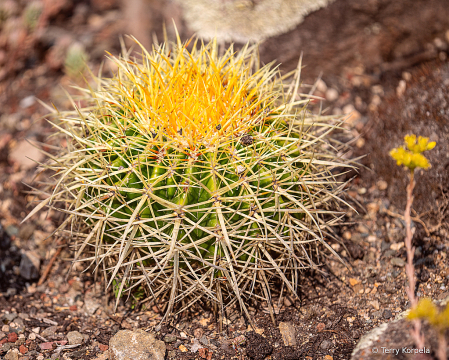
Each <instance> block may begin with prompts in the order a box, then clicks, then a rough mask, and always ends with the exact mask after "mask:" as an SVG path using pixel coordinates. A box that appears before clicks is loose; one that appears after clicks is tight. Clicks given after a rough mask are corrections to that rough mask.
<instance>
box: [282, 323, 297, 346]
mask: <svg viewBox="0 0 449 360" xmlns="http://www.w3.org/2000/svg"><path fill="white" fill-rule="evenodd" d="M279 331H280V332H281V335H282V340H284V345H285V346H296V330H295V327H294V326H293V324H292V323H290V322H281V323H280V324H279Z"/></svg>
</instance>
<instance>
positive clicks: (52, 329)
mask: <svg viewBox="0 0 449 360" xmlns="http://www.w3.org/2000/svg"><path fill="white" fill-rule="evenodd" d="M57 328H58V327H57V326H49V327H48V328H46V329H44V330H43V331H42V333H41V335H42V336H43V337H45V338H46V337H52V336H54V335H55V333H56V330H57Z"/></svg>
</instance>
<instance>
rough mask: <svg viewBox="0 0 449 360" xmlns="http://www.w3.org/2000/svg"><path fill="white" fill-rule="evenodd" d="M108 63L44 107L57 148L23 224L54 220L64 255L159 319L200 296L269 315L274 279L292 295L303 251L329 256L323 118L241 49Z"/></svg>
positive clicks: (332, 165)
mask: <svg viewBox="0 0 449 360" xmlns="http://www.w3.org/2000/svg"><path fill="white" fill-rule="evenodd" d="M111 59H112V60H113V61H114V62H115V63H116V64H117V66H118V71H117V73H116V75H115V76H114V77H113V78H97V79H96V80H97V84H98V87H97V89H92V88H90V87H89V88H87V89H80V90H81V91H83V92H84V94H85V96H84V98H83V103H82V104H83V106H82V107H76V110H75V111H72V112H64V113H59V112H55V114H54V117H55V118H56V120H58V121H59V122H61V124H60V125H58V124H56V122H55V125H54V126H55V127H57V128H58V129H59V130H60V132H61V133H62V134H64V135H66V136H67V137H68V139H69V141H68V146H67V147H66V148H63V149H61V151H60V153H59V154H58V155H57V156H54V157H53V158H52V162H50V163H49V164H47V165H45V167H46V168H48V169H50V170H52V171H53V172H55V173H56V176H55V179H56V180H55V181H54V182H52V183H50V184H49V188H50V189H51V196H49V197H48V198H47V199H46V200H44V201H42V202H41V203H40V204H39V205H38V206H37V207H36V208H35V209H34V210H33V211H32V212H31V213H30V214H29V215H28V217H30V216H32V215H33V214H34V213H35V212H37V211H38V210H39V209H41V208H43V207H44V206H50V207H56V208H58V209H59V210H61V211H63V212H65V213H66V214H67V218H66V220H65V221H64V222H63V224H62V225H61V226H60V228H59V231H60V232H61V233H63V234H65V235H68V236H69V237H70V238H71V239H72V244H73V246H74V248H75V251H76V253H75V260H78V261H81V260H84V261H88V262H90V265H91V266H94V268H95V269H96V270H102V272H103V274H104V275H105V277H106V279H107V283H108V284H109V285H110V284H112V283H113V281H114V280H115V279H116V278H120V281H118V282H117V281H115V284H119V286H118V289H117V286H115V290H116V292H117V294H122V292H123V291H126V290H129V291H131V290H132V289H137V288H142V287H145V291H146V293H147V295H148V298H147V299H148V300H155V301H162V300H163V299H165V300H166V301H165V302H166V304H167V307H166V314H169V313H171V312H172V310H173V309H174V304H175V303H181V304H182V305H183V306H182V307H181V309H180V310H179V311H182V310H183V309H185V308H187V307H189V306H191V304H192V303H194V302H196V301H198V300H200V299H206V300H207V301H211V302H213V303H219V304H223V303H224V302H227V303H228V304H232V303H234V302H238V303H239V305H240V307H241V309H243V311H245V312H246V305H245V304H246V301H247V300H248V299H249V298H251V297H254V296H256V298H259V299H265V300H266V301H267V302H268V305H269V309H270V310H272V308H271V306H270V299H271V289H270V282H271V283H272V282H276V281H277V282H279V283H283V284H284V286H285V287H286V289H287V290H288V291H289V292H290V293H292V294H293V295H294V296H296V292H297V287H298V275H297V273H298V271H300V270H302V269H305V268H308V267H314V268H315V267H316V266H317V265H316V263H315V262H316V259H317V256H316V254H317V253H319V251H317V250H320V249H321V250H322V249H323V247H324V248H326V249H327V250H328V251H329V252H331V253H333V254H334V255H336V253H335V252H334V251H333V250H332V248H331V247H330V246H329V245H328V244H327V243H326V242H325V236H326V234H328V232H329V227H330V226H331V225H332V224H333V223H334V222H335V219H336V218H337V215H338V213H336V212H335V211H332V210H331V209H330V207H329V204H331V203H332V202H334V201H335V200H339V198H338V194H339V192H340V191H341V190H342V189H343V187H344V185H345V184H342V183H338V182H337V180H336V178H335V176H336V173H335V172H336V171H335V169H336V168H341V167H347V166H350V165H349V164H348V162H347V161H343V160H342V159H341V158H339V157H338V156H337V155H336V154H337V151H339V150H340V149H341V145H340V144H339V143H338V142H333V141H332V139H331V138H330V137H329V134H330V133H331V131H332V130H333V129H334V128H335V127H336V126H337V125H336V123H335V119H333V118H331V117H323V116H312V115H311V114H310V113H308V112H307V111H306V110H305V105H306V103H307V101H308V100H307V99H306V98H301V95H300V94H299V93H298V88H299V70H297V71H296V72H295V73H294V77H293V80H294V81H293V82H292V83H291V84H289V85H288V86H287V85H286V84H285V82H284V78H283V77H281V76H279V75H278V73H277V71H276V69H273V68H272V67H271V66H269V65H267V66H264V67H259V65H258V59H257V54H256V49H255V48H250V47H245V48H244V49H243V50H241V51H239V52H234V51H233V49H232V48H230V49H228V50H227V51H226V52H225V53H224V54H223V55H221V56H219V55H218V46H217V44H216V42H215V41H212V42H211V43H209V44H207V45H204V44H198V43H196V42H195V44H193V47H192V50H191V51H188V50H187V44H186V45H183V44H181V42H180V40H179V39H178V42H177V43H176V44H171V45H170V44H163V45H161V46H157V47H155V48H154V49H153V51H152V52H151V53H149V52H148V51H147V50H145V49H144V48H142V57H141V59H140V60H136V59H132V58H131V57H130V56H129V55H128V54H126V53H124V55H123V56H122V57H120V58H115V57H112V56H111ZM74 105H75V103H74ZM47 193H48V192H47ZM56 204H59V205H58V206H56ZM61 204H62V205H61ZM28 217H27V218H28ZM317 244H318V245H317ZM281 293H282V292H281ZM119 297H120V296H118V298H119ZM246 314H247V315H248V313H246ZM248 316H249V315H248Z"/></svg>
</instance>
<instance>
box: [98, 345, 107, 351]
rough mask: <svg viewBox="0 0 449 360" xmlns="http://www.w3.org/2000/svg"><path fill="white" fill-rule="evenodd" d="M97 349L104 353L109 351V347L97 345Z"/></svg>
mask: <svg viewBox="0 0 449 360" xmlns="http://www.w3.org/2000/svg"><path fill="white" fill-rule="evenodd" d="M98 348H99V349H100V351H103V352H104V351H106V350H108V349H109V345H104V344H98Z"/></svg>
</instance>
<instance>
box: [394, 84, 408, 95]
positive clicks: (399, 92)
mask: <svg viewBox="0 0 449 360" xmlns="http://www.w3.org/2000/svg"><path fill="white" fill-rule="evenodd" d="M406 88H407V83H406V82H405V80H400V81H399V84H398V86H397V87H396V95H397V97H401V96H402V95H404V93H405V89H406Z"/></svg>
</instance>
